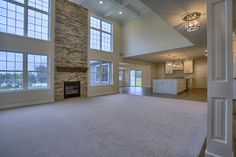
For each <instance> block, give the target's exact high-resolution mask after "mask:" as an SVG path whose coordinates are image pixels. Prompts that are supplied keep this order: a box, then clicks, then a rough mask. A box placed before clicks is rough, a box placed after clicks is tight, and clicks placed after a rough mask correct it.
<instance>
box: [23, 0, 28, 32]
mask: <svg viewBox="0 0 236 157" xmlns="http://www.w3.org/2000/svg"><path fill="white" fill-rule="evenodd" d="M24 36H26V37H27V36H28V0H25V3H24Z"/></svg>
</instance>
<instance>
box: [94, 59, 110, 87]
mask: <svg viewBox="0 0 236 157" xmlns="http://www.w3.org/2000/svg"><path fill="white" fill-rule="evenodd" d="M112 78H113V73H112V63H111V62H107V61H95V60H92V61H90V85H91V86H98V85H109V84H112V83H113V80H112Z"/></svg>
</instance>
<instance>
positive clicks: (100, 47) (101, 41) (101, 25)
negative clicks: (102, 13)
mask: <svg viewBox="0 0 236 157" xmlns="http://www.w3.org/2000/svg"><path fill="white" fill-rule="evenodd" d="M99 31H100V50H102V20H100V30H99Z"/></svg>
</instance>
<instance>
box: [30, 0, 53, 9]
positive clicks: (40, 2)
mask: <svg viewBox="0 0 236 157" xmlns="http://www.w3.org/2000/svg"><path fill="white" fill-rule="evenodd" d="M28 5H29V6H31V7H33V8H37V9H39V10H43V11H46V12H48V11H49V1H48V0H29V2H28Z"/></svg>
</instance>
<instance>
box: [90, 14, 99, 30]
mask: <svg viewBox="0 0 236 157" xmlns="http://www.w3.org/2000/svg"><path fill="white" fill-rule="evenodd" d="M100 23H101V20H100V19H98V18H95V17H91V18H90V27H93V28H97V29H100Z"/></svg>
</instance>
